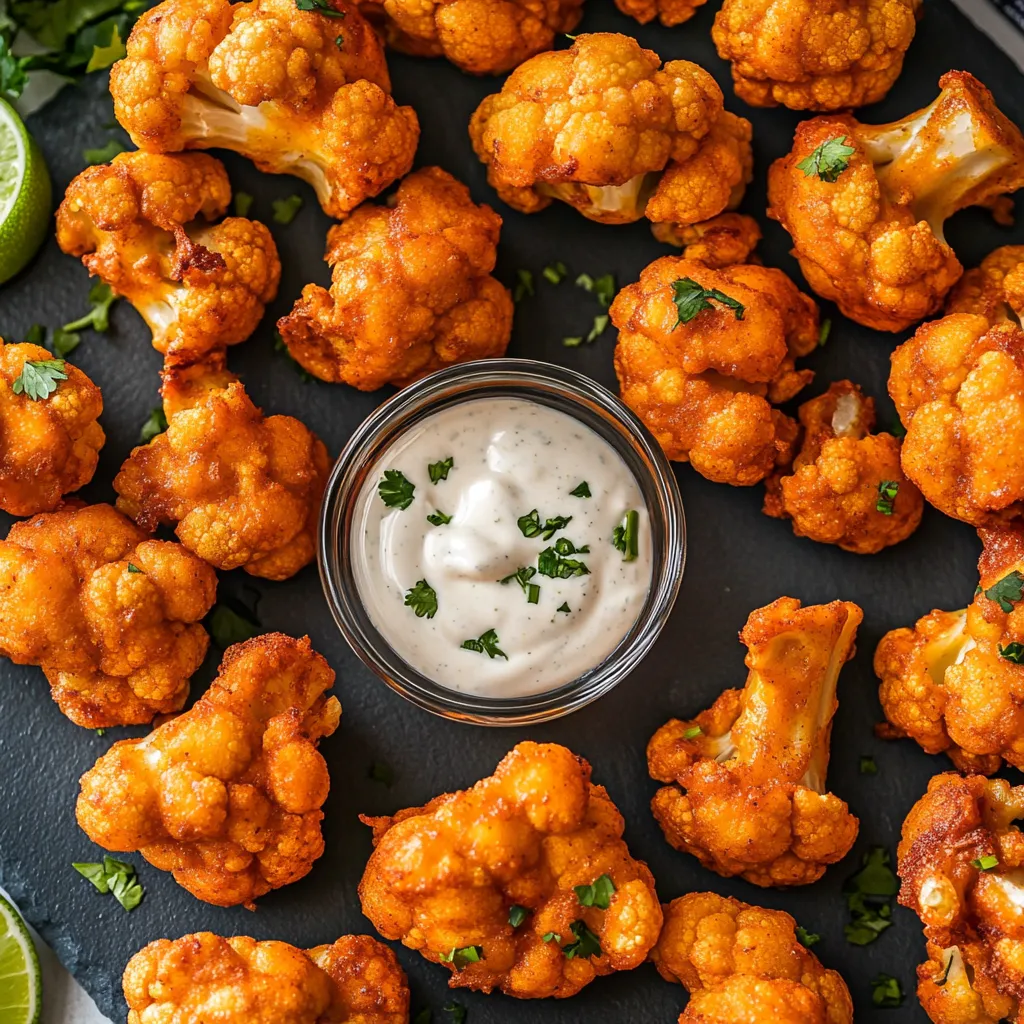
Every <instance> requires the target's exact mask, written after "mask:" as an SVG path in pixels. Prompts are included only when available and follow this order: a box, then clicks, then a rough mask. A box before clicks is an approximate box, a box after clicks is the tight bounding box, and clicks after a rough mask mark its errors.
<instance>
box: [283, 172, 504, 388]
mask: <svg viewBox="0 0 1024 1024" xmlns="http://www.w3.org/2000/svg"><path fill="white" fill-rule="evenodd" d="M500 230H501V218H500V217H499V216H498V215H497V214H496V213H495V212H494V211H493V210H492V209H491V208H490V207H489V206H477V205H475V204H474V203H473V201H472V200H471V199H470V197H469V190H468V189H467V188H466V187H465V185H462V184H460V183H459V182H457V181H456V180H455V179H454V178H453V177H452V176H451V175H450V174H447V173H445V172H444V171H442V170H441V169H440V168H438V167H428V168H426V169H424V170H421V171H417V172H416V173H415V174H411V175H410V176H409V177H408V178H406V179H405V181H403V182H402V184H401V185H400V186H399V187H398V191H397V192H396V193H395V195H394V196H392V197H391V199H390V200H389V202H388V204H387V205H386V206H372V205H369V204H367V205H365V206H363V207H361V208H360V209H358V210H356V212H355V213H353V214H352V216H351V217H349V218H348V220H346V221H345V222H344V223H342V224H338V225H335V226H334V227H333V228H331V230H330V232H329V233H328V236H327V262H328V263H329V264H330V265H331V290H330V291H327V290H326V289H325V288H321V287H320V286H319V285H315V284H309V285H306V287H305V288H304V289H303V290H302V297H301V298H300V299H299V300H298V301H297V302H296V303H295V306H294V308H293V309H292V312H291V313H290V314H288V316H285V317H282V318H281V320H279V321H278V325H277V326H278V329H279V330H280V332H281V337H282V338H284V341H285V344H287V346H288V350H289V351H290V352H291V354H292V356H293V357H294V359H295V360H296V361H297V362H298V363H299V364H300V365H301V366H303V367H304V368H305V369H306V370H308V371H309V372H310V373H312V374H313V375H314V376H317V377H319V378H320V379H321V380H329V381H341V382H344V383H346V384H351V385H353V386H354V387H357V388H360V389H361V390H363V391H373V390H376V389H377V388H379V387H383V386H384V385H385V384H389V383H391V384H398V385H402V384H408V383H409V382H410V381H412V380H415V379H416V378H417V377H421V376H423V375H424V374H427V373H430V372H432V371H433V370H438V369H440V368H441V367H443V366H448V365H450V364H451V363H460V362H465V361H467V360H470V359H483V358H485V357H488V356H500V355H504V354H505V349H506V348H508V342H509V338H510V336H511V334H512V297H511V296H510V295H509V292H508V289H507V288H505V287H504V286H503V285H501V284H499V282H498V281H497V280H495V279H494V278H493V277H491V271H492V270H493V269H494V263H495V259H496V256H497V245H498V233H499V231H500Z"/></svg>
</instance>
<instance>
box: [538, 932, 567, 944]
mask: <svg viewBox="0 0 1024 1024" xmlns="http://www.w3.org/2000/svg"><path fill="white" fill-rule="evenodd" d="M540 941H541V942H561V941H562V936H561V935H559V934H558V932H545V933H544V934H543V935H542V936H541V937H540Z"/></svg>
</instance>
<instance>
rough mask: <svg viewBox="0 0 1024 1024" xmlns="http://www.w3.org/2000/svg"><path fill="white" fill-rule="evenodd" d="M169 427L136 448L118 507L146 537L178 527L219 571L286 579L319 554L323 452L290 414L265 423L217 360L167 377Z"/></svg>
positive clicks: (121, 482) (119, 485)
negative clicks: (162, 528) (162, 527)
mask: <svg viewBox="0 0 1024 1024" xmlns="http://www.w3.org/2000/svg"><path fill="white" fill-rule="evenodd" d="M163 379H164V385H163V391H162V394H163V398H164V413H165V415H166V416H167V420H168V424H169V425H168V428H167V430H166V431H165V432H164V433H162V434H159V435H158V436H157V437H155V438H153V440H152V441H150V442H149V444H145V445H140V446H139V447H138V448H136V449H134V451H132V453H131V455H129V456H128V459H127V461H126V462H125V463H124V465H123V466H122V467H121V471H120V472H119V473H118V474H117V477H116V478H115V479H114V490H115V491H117V494H118V498H117V507H118V508H119V509H120V510H121V511H122V512H124V513H125V514H126V515H128V516H130V517H131V518H132V519H134V520H135V521H136V522H137V523H138V524H139V525H140V526H142V527H143V528H144V529H146V530H150V531H152V530H155V529H156V528H157V526H159V525H161V524H163V525H167V526H172V525H175V524H177V525H176V526H175V533H176V534H177V536H178V539H179V540H180V541H181V543H182V544H183V545H184V546H185V547H186V548H188V549H189V551H193V552H195V554H197V555H198V556H199V557H200V558H202V559H205V560H206V561H207V562H209V563H210V564H211V565H213V566H215V567H216V568H218V569H238V568H243V569H245V571H246V572H248V573H251V574H252V575H253V576H262V577H264V578H265V579H271V580H283V579H287V578H288V577H289V576H293V575H294V574H295V573H297V572H298V571H299V570H300V569H301V568H302V567H303V566H305V565H308V564H309V562H311V561H312V560H313V557H314V556H315V554H316V522H317V517H318V516H319V513H320V500H321V498H322V497H323V490H324V484H325V482H326V478H327V471H328V459H327V449H326V448H325V447H324V444H323V442H322V441H320V440H319V439H318V438H317V437H316V435H315V434H313V433H311V432H310V431H309V429H308V428H307V427H305V426H304V425H303V424H302V423H300V422H299V420H297V419H294V418H293V417H291V416H264V415H263V412H262V411H261V410H260V409H258V408H257V407H256V406H255V405H253V403H252V400H251V399H250V398H249V396H248V395H247V394H246V393H245V388H244V387H243V386H242V384H241V383H239V382H238V380H237V379H235V378H234V377H233V376H232V375H231V374H229V373H228V372H227V371H226V370H225V369H224V364H223V353H221V356H220V357H219V358H218V359H215V360H212V361H210V362H207V363H203V364H195V365H194V366H192V367H189V368H187V369H185V370H174V369H170V370H165V371H164V374H163Z"/></svg>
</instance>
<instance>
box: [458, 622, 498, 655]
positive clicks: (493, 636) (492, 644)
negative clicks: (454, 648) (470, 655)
mask: <svg viewBox="0 0 1024 1024" xmlns="http://www.w3.org/2000/svg"><path fill="white" fill-rule="evenodd" d="M499 643H501V641H500V640H499V639H498V634H497V633H496V632H495V631H494V630H493V629H489V630H487V631H486V632H485V633H481V634H480V636H479V637H477V639H476V640H463V641H462V643H461V644H459V646H460V647H461V648H462V649H463V650H464V651H475V652H476V653H477V654H486V655H487V657H488V658H491V659H492V660H493V659H494V658H504V659H505V660H506V661H508V655H507V654H506V653H505V652H504V651H503V650H502V649H501V648H500V647H499V646H498V644H499Z"/></svg>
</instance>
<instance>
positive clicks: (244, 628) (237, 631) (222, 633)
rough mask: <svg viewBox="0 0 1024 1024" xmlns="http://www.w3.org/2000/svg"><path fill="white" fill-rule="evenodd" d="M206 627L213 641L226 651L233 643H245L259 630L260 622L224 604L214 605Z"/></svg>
mask: <svg viewBox="0 0 1024 1024" xmlns="http://www.w3.org/2000/svg"><path fill="white" fill-rule="evenodd" d="M206 628H207V629H208V630H209V633H210V636H211V637H212V638H213V642H214V643H215V644H216V645H217V646H218V647H219V648H220V649H221V650H222V651H226V650H227V649H228V648H229V647H231V646H233V645H234V644H242V643H245V641H246V640H251V639H252V638H253V637H254V636H258V635H259V632H260V629H261V627H260V624H259V623H258V622H256V621H254V619H251V618H249V617H248V616H246V615H243V614H241V612H237V611H235V609H234V608H231V607H229V606H228V605H226V604H218V605H214V608H213V611H212V612H210V614H209V617H208V618H207V622H206Z"/></svg>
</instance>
